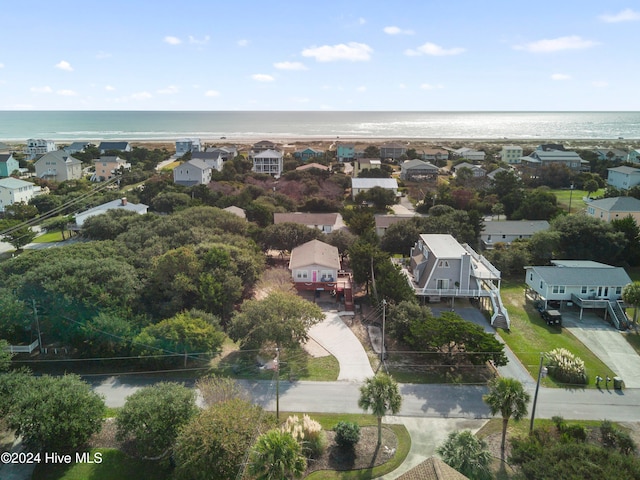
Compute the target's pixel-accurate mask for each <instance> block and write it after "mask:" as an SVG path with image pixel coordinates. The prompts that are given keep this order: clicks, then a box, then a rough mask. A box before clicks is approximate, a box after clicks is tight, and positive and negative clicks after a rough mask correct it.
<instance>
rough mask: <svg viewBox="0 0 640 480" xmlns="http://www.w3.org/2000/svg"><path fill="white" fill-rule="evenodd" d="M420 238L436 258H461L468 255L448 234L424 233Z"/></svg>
mask: <svg viewBox="0 0 640 480" xmlns="http://www.w3.org/2000/svg"><path fill="white" fill-rule="evenodd" d="M420 238H421V239H422V241H423V242H424V243H425V245H426V246H427V248H428V249H429V250H430V251H431V252H433V254H434V255H435V256H436V258H460V257H462V256H463V255H466V254H467V253H468V252H467V251H466V250H465V249H464V248H463V246H462V245H460V244H459V243H458V241H457V240H456V239H455V238H453V236H452V235H449V234H448V233H423V234H421V235H420Z"/></svg>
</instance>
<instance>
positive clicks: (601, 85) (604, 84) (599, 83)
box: [591, 80, 609, 88]
mask: <svg viewBox="0 0 640 480" xmlns="http://www.w3.org/2000/svg"><path fill="white" fill-rule="evenodd" d="M591 85H593V86H594V87H596V88H605V87H608V86H609V82H606V81H604V80H596V81H594V82H591Z"/></svg>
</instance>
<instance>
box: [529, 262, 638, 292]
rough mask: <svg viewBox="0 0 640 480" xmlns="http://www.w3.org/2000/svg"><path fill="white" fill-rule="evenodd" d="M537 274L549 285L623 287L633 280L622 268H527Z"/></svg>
mask: <svg viewBox="0 0 640 480" xmlns="http://www.w3.org/2000/svg"><path fill="white" fill-rule="evenodd" d="M525 268H526V269H531V270H533V271H534V272H536V273H537V274H538V275H539V276H540V278H542V279H543V280H544V281H545V282H546V283H547V284H548V285H565V286H580V285H585V286H600V285H609V286H612V287H614V286H623V285H627V284H628V283H631V278H629V275H627V272H625V270H624V268H622V267H611V268H604V267H579V266H575V267H574V266H557V267H556V266H553V267H550V266H541V267H525Z"/></svg>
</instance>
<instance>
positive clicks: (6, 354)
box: [0, 339, 13, 373]
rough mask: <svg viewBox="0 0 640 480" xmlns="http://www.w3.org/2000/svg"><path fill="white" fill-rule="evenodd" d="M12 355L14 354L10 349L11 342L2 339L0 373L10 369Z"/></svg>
mask: <svg viewBox="0 0 640 480" xmlns="http://www.w3.org/2000/svg"><path fill="white" fill-rule="evenodd" d="M11 357H13V354H12V353H11V352H10V351H9V342H7V341H6V340H3V339H0V373H2V372H6V371H7V370H9V367H10V366H11Z"/></svg>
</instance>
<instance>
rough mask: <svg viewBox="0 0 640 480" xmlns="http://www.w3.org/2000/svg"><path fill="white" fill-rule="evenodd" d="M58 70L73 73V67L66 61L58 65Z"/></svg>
mask: <svg viewBox="0 0 640 480" xmlns="http://www.w3.org/2000/svg"><path fill="white" fill-rule="evenodd" d="M56 68H58V69H60V70H65V71H67V72H72V71H73V67H71V64H70V63H69V62H67V61H65V60H62V61H60V62H58V63H56Z"/></svg>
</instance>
